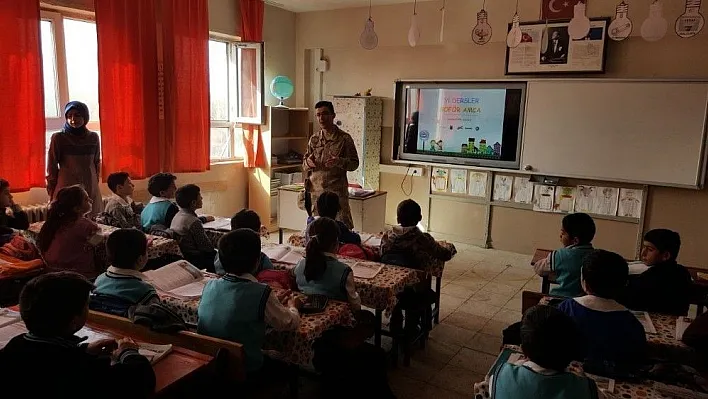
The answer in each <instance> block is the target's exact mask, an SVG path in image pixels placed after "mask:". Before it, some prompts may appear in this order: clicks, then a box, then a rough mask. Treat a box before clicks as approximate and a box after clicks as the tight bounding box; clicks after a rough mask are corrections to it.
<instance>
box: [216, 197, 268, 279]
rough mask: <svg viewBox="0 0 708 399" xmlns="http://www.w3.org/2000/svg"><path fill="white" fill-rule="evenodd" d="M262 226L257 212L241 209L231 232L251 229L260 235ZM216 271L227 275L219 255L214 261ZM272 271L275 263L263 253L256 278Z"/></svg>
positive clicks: (234, 220)
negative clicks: (264, 271)
mask: <svg viewBox="0 0 708 399" xmlns="http://www.w3.org/2000/svg"><path fill="white" fill-rule="evenodd" d="M261 225H262V224H261V218H260V217H259V216H258V214H257V213H256V212H255V211H252V210H250V209H241V210H240V211H238V212H236V214H235V215H234V216H233V217H232V218H231V230H238V229H250V230H253V231H254V232H256V234H260V231H261ZM214 269H215V270H216V274H218V275H223V274H226V271H225V270H224V267H223V266H222V265H221V261H220V260H219V254H216V259H215V260H214ZM272 269H273V262H271V261H270V258H268V256H267V255H266V254H264V253H262V252H261V259H260V262H259V266H258V270H257V271H256V273H254V276H255V275H257V274H258V273H260V272H261V271H263V270H272Z"/></svg>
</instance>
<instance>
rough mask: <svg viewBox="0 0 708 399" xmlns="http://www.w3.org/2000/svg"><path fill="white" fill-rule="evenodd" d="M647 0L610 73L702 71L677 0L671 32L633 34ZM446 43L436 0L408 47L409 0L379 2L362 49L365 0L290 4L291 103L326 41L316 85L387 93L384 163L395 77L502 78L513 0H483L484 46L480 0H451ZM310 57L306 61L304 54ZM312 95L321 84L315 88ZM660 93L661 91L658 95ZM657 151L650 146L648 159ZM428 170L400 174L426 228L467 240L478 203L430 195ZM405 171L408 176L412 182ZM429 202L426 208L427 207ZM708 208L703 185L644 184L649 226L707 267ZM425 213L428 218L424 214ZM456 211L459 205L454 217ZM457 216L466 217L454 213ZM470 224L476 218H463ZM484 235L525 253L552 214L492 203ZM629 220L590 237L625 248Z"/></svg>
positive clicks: (549, 238) (554, 225)
mask: <svg viewBox="0 0 708 399" xmlns="http://www.w3.org/2000/svg"><path fill="white" fill-rule="evenodd" d="M617 3H618V2H617V1H616V0H593V1H590V2H589V4H588V11H587V12H588V15H589V16H590V17H595V16H614V14H615V6H616V5H617ZM539 4H540V2H539V1H520V2H519V15H520V17H521V20H522V21H535V20H538V19H539V8H540V7H539ZM648 4H649V2H644V3H637V4H635V3H632V4H631V6H630V7H631V9H630V18H631V19H632V20H633V22H634V30H633V35H632V37H630V38H629V39H627V40H626V41H624V42H620V43H610V46H609V49H608V60H607V73H606V74H605V75H603V77H607V78H649V79H651V78H695V79H698V78H700V79H708V52H706V49H707V48H708V30H704V31H703V32H701V34H700V35H698V36H697V37H694V38H691V39H680V38H678V37H677V36H676V35H675V34H674V33H673V25H674V21H675V19H676V17H678V16H679V15H680V14H681V13H682V12H683V7H684V2H682V1H671V2H669V1H665V2H664V14H665V16H667V20H668V21H669V33H668V34H667V36H666V37H665V38H664V39H662V40H661V41H659V42H656V43H648V42H645V41H644V40H643V39H641V37H638V35H639V31H640V27H641V23H642V22H643V20H644V19H645V18H646V17H647V15H648ZM446 5H447V7H446V9H447V11H446V21H445V38H444V44H438V34H439V27H440V13H439V11H438V10H439V8H440V2H419V3H418V18H419V23H420V27H421V38H420V41H419V45H418V46H417V47H415V48H411V47H410V46H408V43H407V32H408V27H409V23H410V16H411V14H412V11H413V5H412V4H397V5H387V6H377V7H374V8H373V11H372V18H373V19H374V21H375V29H376V32H377V34H378V36H379V46H378V48H377V49H375V50H372V51H367V50H363V49H362V48H361V47H360V46H359V43H358V39H359V35H360V33H361V31H362V29H363V27H364V22H365V21H366V19H367V16H368V9H367V8H357V9H347V10H332V11H322V12H310V13H300V14H297V26H296V28H297V29H296V30H297V34H296V39H297V54H296V62H297V64H296V68H297V80H296V87H303V88H304V89H303V90H300V91H298V93H297V104H298V105H305V104H306V99H307V98H309V96H312V93H310V92H308V90H310V86H311V82H312V81H313V80H315V77H316V72H313V71H311V68H309V67H307V68H306V65H310V63H309V61H308V60H307V55H308V54H310V51H311V50H312V49H323V53H324V58H326V59H327V60H328V61H329V66H330V70H329V71H327V72H325V73H324V74H323V75H322V94H323V96H325V97H327V96H332V95H340V94H344V95H346V94H353V93H356V92H358V91H362V90H365V89H367V88H372V89H373V95H376V96H382V97H384V118H383V125H384V127H383V132H382V133H383V139H382V148H381V151H382V154H381V161H382V163H390V161H391V152H392V124H393V98H392V97H393V87H394V85H393V84H394V80H395V79H503V78H504V62H505V37H506V28H507V23H508V22H509V21H510V20H511V17H512V16H513V14H514V8H515V6H516V1H515V0H495V1H487V11H488V13H489V21H490V24H491V25H492V28H493V35H492V41H491V42H490V43H488V44H487V45H484V46H478V45H475V44H474V43H472V41H471V39H470V34H471V30H472V27H473V25H474V22H475V19H476V13H477V12H478V11H479V8H480V7H481V1H469V0H448V1H447V3H446ZM306 61H307V62H306ZM315 95H317V96H319V93H315ZM657 101H661V99H657ZM657 155H658V154H647V160H648V161H650V159H651V157H652V156H657ZM404 171H405V168H403V171H400V170H399V171H398V173H401V174H398V173H382V175H381V187H380V188H381V189H382V190H386V191H388V192H389V195H388V203H387V215H386V222H387V223H389V224H391V223H395V208H396V204H397V203H398V201H400V200H401V199H403V198H405V197H407V195H406V194H405V193H404V192H403V191H402V189H401V181H402V179H403V177H404V175H403V174H402V173H404ZM428 176H429V175H426V176H425V177H414V178H410V177H409V178H407V179H406V181H405V182H404V184H403V188H404V189H405V192H406V193H408V191H409V189H410V188H411V184H412V193H411V194H410V197H411V198H413V199H415V200H416V201H417V202H419V203H420V204H421V205H422V207H423V214H424V221H423V223H424V224H425V225H426V226H429V227H430V228H431V229H432V230H433V231H435V232H438V233H443V234H446V235H450V236H456V237H459V238H460V239H461V240H464V241H465V242H468V243H474V242H475V241H476V240H477V239H479V236H480V230H479V228H478V226H479V225H480V223H484V220H480V218H481V215H482V213H481V212H480V211H479V209H478V208H476V206H475V205H471V204H469V203H460V202H453V201H441V200H433V201H430V207H428V203H429V198H428V185H429V181H428ZM411 181H412V183H411ZM428 210H429V212H428ZM707 212H708V191H707V190H701V191H695V190H680V189H672V188H652V189H651V190H650V194H649V198H648V203H647V214H646V229H650V228H656V227H667V228H671V229H675V230H677V231H679V232H680V233H681V235H682V237H683V242H684V245H683V248H682V252H681V256H680V260H681V261H683V262H684V263H686V264H689V265H695V266H705V267H707V268H708V247H707V246H705V245H702V244H703V243H702V240H703V237H705V236H706V235H708V227H707V226H706V224H705V223H702V222H701V219H704V216H703V215H705V214H706V213H707ZM428 214H430V215H431V217H432V218H433V219H431V220H428V219H427V216H428ZM454 215H464V217H461V218H457V217H453V216H454ZM462 219H464V223H461V222H460V220H462ZM468 226H473V227H468ZM490 226H491V227H490V233H491V236H490V240H491V242H492V245H493V246H494V247H495V248H499V249H503V250H509V251H514V252H520V253H531V252H532V251H533V249H534V248H535V247H554V246H556V245H558V231H559V216H558V215H547V214H538V213H534V212H531V211H528V210H518V209H508V208H505V209H501V208H498V207H494V208H493V209H492V213H491V222H490ZM635 233H636V226H635V225H629V226H628V225H626V224H623V223H619V222H612V221H601V222H598V235H597V239H596V242H597V243H598V244H599V245H601V246H604V247H607V248H610V249H613V250H616V251H618V252H620V253H622V254H623V255H624V256H631V255H633V253H634V250H635V239H636V234H635Z"/></svg>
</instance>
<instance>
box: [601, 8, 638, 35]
mask: <svg viewBox="0 0 708 399" xmlns="http://www.w3.org/2000/svg"><path fill="white" fill-rule="evenodd" d="M632 27H633V25H632V20H630V19H629V5H628V4H627V3H625V2H624V0H623V1H622V2H621V3H619V4H618V5H617V9H616V10H615V19H613V20H612V22H611V23H610V26H609V27H608V31H607V36H609V37H610V39H612V40H614V41H617V42H619V41H622V40H624V39H626V38H628V37H629V35H630V34H631V33H632Z"/></svg>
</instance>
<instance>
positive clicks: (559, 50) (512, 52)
mask: <svg viewBox="0 0 708 399" xmlns="http://www.w3.org/2000/svg"><path fill="white" fill-rule="evenodd" d="M609 22H610V18H590V32H589V33H588V34H587V36H585V38H583V39H580V40H573V39H571V38H570V35H569V34H568V24H569V23H570V20H562V21H553V22H546V21H537V22H522V23H521V32H522V35H523V36H522V39H521V44H519V45H518V46H517V47H514V48H509V47H507V48H506V63H505V74H506V75H529V74H572V73H605V62H606V58H607V44H608V40H607V27H608V25H609ZM508 29H511V24H509V28H508Z"/></svg>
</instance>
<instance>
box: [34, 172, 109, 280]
mask: <svg viewBox="0 0 708 399" xmlns="http://www.w3.org/2000/svg"><path fill="white" fill-rule="evenodd" d="M92 206H93V201H92V200H91V198H90V197H89V195H88V193H87V192H86V190H84V189H83V187H81V186H79V185H75V186H68V187H64V188H62V189H60V190H59V191H58V192H57V193H56V195H55V196H54V201H52V203H51V204H49V212H48V213H47V221H46V222H44V225H42V228H41V230H40V231H39V235H38V236H37V246H38V247H39V250H40V252H41V253H42V255H43V257H44V260H45V262H46V263H47V268H48V269H49V271H62V270H70V271H75V272H78V273H81V274H83V275H84V276H85V277H86V278H88V279H93V278H95V277H96V276H97V275H98V274H99V273H100V272H99V270H97V268H96V265H95V263H94V247H95V246H96V245H98V244H100V243H101V242H103V237H102V236H101V235H100V234H99V233H100V232H101V229H100V228H99V227H98V225H97V224H96V223H94V222H92V221H91V220H89V219H88V218H87V217H86V215H87V214H88V213H89V212H91V209H92Z"/></svg>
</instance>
